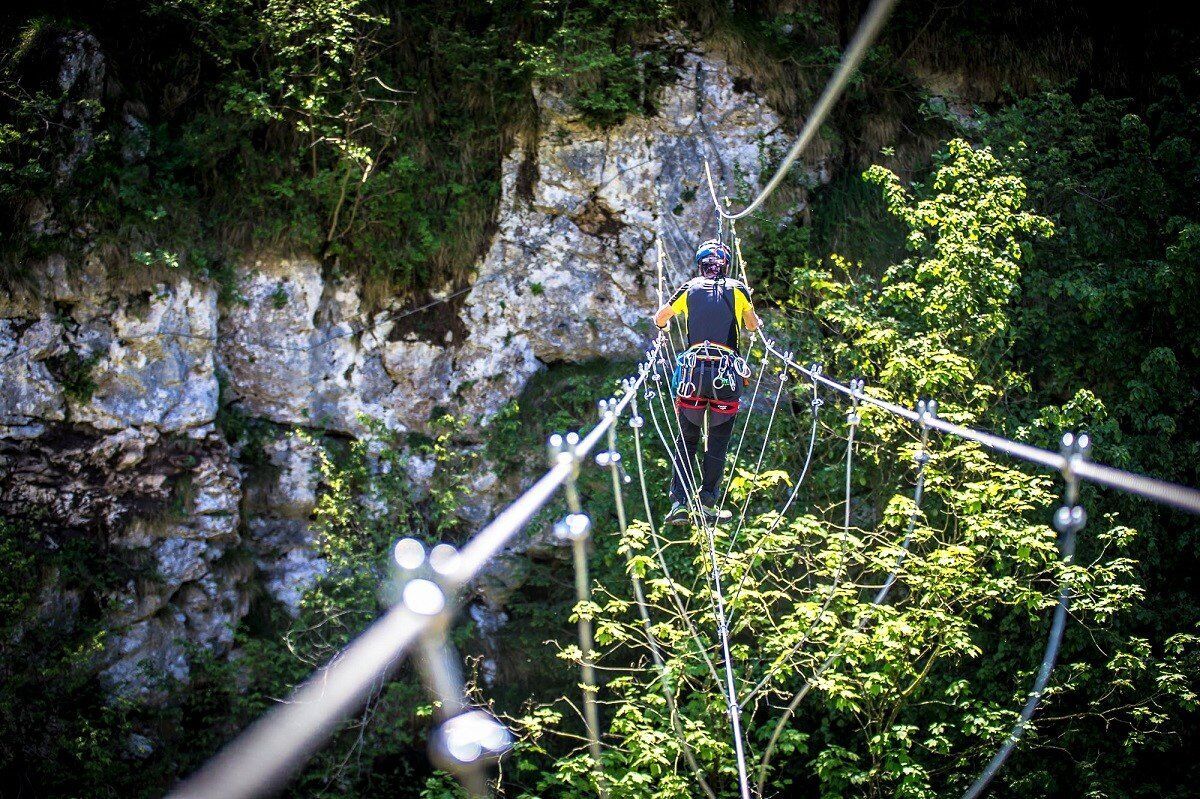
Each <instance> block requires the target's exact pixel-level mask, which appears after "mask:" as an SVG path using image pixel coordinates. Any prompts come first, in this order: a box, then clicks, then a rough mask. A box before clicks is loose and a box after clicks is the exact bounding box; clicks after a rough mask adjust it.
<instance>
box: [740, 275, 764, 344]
mask: <svg viewBox="0 0 1200 799" xmlns="http://www.w3.org/2000/svg"><path fill="white" fill-rule="evenodd" d="M733 292H734V296H735V297H736V305H737V307H736V309H735V310H736V311H737V315H738V319H739V320H740V321H741V323H742V327H744V328H745V329H746V330H749V331H750V332H751V333H753V332H754V331H755V330H758V329H759V328H760V327H762V320H761V319H759V318H758V314H756V313H755V312H754V306H753V305H752V304H751V303H750V292H749V290H748V289H746V288H744V287H742V286H738V287H737V288H735V289H734V290H733Z"/></svg>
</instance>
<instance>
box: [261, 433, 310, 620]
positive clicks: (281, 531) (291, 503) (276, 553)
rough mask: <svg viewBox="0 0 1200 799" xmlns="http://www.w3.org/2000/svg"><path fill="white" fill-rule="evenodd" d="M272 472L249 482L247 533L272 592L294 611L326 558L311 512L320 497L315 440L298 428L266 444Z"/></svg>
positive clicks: (265, 584)
mask: <svg viewBox="0 0 1200 799" xmlns="http://www.w3.org/2000/svg"><path fill="white" fill-rule="evenodd" d="M265 450H266V453H267V458H268V460H269V461H270V465H271V467H272V469H271V474H270V476H269V477H268V478H265V479H259V480H256V481H254V482H252V483H249V484H247V488H246V499H245V503H244V508H245V510H246V514H247V518H246V527H247V538H248V539H249V541H250V542H251V544H252V546H253V548H254V551H255V553H256V554H255V565H256V566H257V568H258V570H259V573H260V575H261V577H262V580H263V583H264V587H265V588H266V590H267V593H268V594H270V595H271V597H273V598H274V599H275V600H276V601H277V602H279V603H280V604H281V605H283V607H284V608H286V609H287V610H288V611H289V612H291V613H292V614H293V615H295V614H296V613H298V612H299V610H300V600H301V598H302V597H303V596H304V592H305V591H307V590H308V589H309V588H310V587H311V586H312V585H313V583H315V582H316V581H317V580H318V579H320V577H321V576H322V575H324V574H325V571H326V568H327V564H326V562H325V560H324V559H323V558H321V557H320V556H319V555H318V554H317V552H316V547H315V546H314V542H313V535H312V531H311V530H310V528H309V516H310V515H311V513H312V510H313V507H314V506H315V505H316V501H317V471H316V459H317V451H316V446H315V445H314V444H313V443H312V442H311V441H309V440H307V439H306V438H304V437H302V436H300V435H297V434H295V433H290V434H286V435H283V436H280V437H279V438H278V439H276V440H275V441H273V442H271V443H270V444H268V445H266V447H265Z"/></svg>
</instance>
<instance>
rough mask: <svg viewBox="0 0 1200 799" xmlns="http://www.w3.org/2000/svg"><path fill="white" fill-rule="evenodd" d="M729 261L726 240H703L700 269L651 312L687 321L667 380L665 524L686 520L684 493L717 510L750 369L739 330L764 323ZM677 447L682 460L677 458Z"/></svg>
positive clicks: (659, 320)
mask: <svg viewBox="0 0 1200 799" xmlns="http://www.w3.org/2000/svg"><path fill="white" fill-rule="evenodd" d="M731 262H732V255H731V253H730V251H729V248H728V247H727V246H725V245H724V244H723V243H721V241H720V240H719V239H710V240H708V241H706V242H704V243H703V244H701V245H700V246H699V247H698V248H697V249H696V259H695V263H696V268H697V270H698V271H699V274H698V275H697V276H696V277H694V278H692V279H691V280H689V281H687V282H686V283H684V284H683V285H682V286H680V287H679V289H678V290H676V292H675V293H674V294H673V295H672V296H671V300H670V301H669V302H668V303H667V304H666V305H664V306H663V307H661V308H659V309H658V313H656V314H655V315H654V324H655V325H656V326H657V327H658V328H659V329H660V330H664V329H666V326H667V324H668V323H669V322H670V320H671V318H672V317H674V316H676V315H678V314H682V315H683V318H684V320H685V326H686V328H687V349H685V350H684V351H683V352H682V353H681V354H680V355H679V356H678V359H677V361H676V365H675V374H674V375H673V377H672V381H671V382H672V386H673V388H674V391H675V406H676V414H677V417H678V419H679V427H680V430H681V440H679V441H676V442H675V444H674V449H675V452H674V453H672V460H673V461H674V464H675V468H674V475H673V476H672V479H671V500H672V504H671V509H670V511H668V513H667V517H666V519H665V521H666V522H667V523H668V524H687V523H688V519H689V516H690V514H689V500H691V501H694V502H696V503H697V504H696V506H693V507H697V508H698V509H699V511H700V512H702V513H704V514H705V516H707V517H708V518H709V519H710V520H714V521H715V520H716V519H717V518H718V516H719V515H720V507H719V503H718V500H717V489H718V488H719V487H720V485H721V478H722V476H723V475H724V472H725V456H726V454H727V453H728V451H729V437H730V434H731V433H732V432H733V419H734V417H735V416H736V415H737V412H738V400H739V398H740V397H741V392H742V388H743V387H744V386H745V384H746V379H747V377H748V376H749V369H748V368H747V367H746V361H745V360H744V359H743V358H742V357H741V354H740V350H739V348H738V332H739V331H740V330H742V329H745V330H749V331H755V330H758V328H759V325H761V321H760V320H759V318H758V315H757V314H756V313H755V312H754V306H753V305H752V304H751V303H750V290H749V288H748V287H747V286H746V285H745V284H744V283H742V282H741V281H739V280H735V279H733V278H731V277H729V276H728V273H729V267H730V263H731ZM702 442H703V458H702V464H701V468H700V473H701V485H700V486H698V488H699V491H696V488H697V486H694V485H692V483H693V482H694V478H693V476H692V475H693V472H692V469H691V468H690V467H691V464H693V463H695V461H696V452H697V449H698V448H699V447H700V445H701V443H702ZM680 454H682V455H683V457H684V459H686V460H682V462H681V458H680V457H679V456H680Z"/></svg>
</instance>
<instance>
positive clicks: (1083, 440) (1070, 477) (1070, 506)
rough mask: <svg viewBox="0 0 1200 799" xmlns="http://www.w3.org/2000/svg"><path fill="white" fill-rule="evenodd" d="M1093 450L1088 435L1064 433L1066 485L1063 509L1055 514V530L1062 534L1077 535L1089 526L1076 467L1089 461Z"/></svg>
mask: <svg viewBox="0 0 1200 799" xmlns="http://www.w3.org/2000/svg"><path fill="white" fill-rule="evenodd" d="M1091 448H1092V440H1091V437H1090V436H1089V435H1088V434H1087V433H1078V434H1076V433H1063V437H1062V446H1061V449H1060V450H1059V451H1060V452H1061V453H1062V456H1063V467H1062V476H1063V481H1064V482H1065V484H1066V485H1065V488H1064V491H1063V504H1062V507H1060V508H1059V509H1058V510H1057V511H1055V513H1054V529H1056V530H1058V531H1059V532H1060V533H1077V532H1079V531H1080V530H1082V529H1083V526H1084V525H1085V524H1087V511H1085V510H1084V509H1083V506H1082V505H1080V504H1079V476H1078V475H1077V474H1076V473H1075V467H1076V466H1077V465H1078V464H1079V463H1080V462H1081V461H1084V460H1086V459H1087V457H1088V453H1089V452H1090V451H1091Z"/></svg>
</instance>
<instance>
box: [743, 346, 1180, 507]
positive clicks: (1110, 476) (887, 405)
mask: <svg viewBox="0 0 1200 799" xmlns="http://www.w3.org/2000/svg"><path fill="white" fill-rule="evenodd" d="M759 338H760V340H761V341H762V342H763V346H765V347H766V349H767V351H768V352H770V353H771V354H772V355H774V356H775V357H777V358H779V359H780V360H782V361H783V362H784V363H786V364H787V365H788V366H790V367H792V368H793V369H795V370H797V371H799V372H801V373H802V374H805V375H807V376H808V377H809V378H810V379H812V380H817V381H820V382H821V384H822V385H824V386H826V387H828V388H831V389H833V390H834V391H838V392H840V393H842V394H845V395H847V396H850V397H858V399H859V400H861V401H862V402H865V403H867V404H868V405H874V406H875V407H877V408H881V409H883V410H885V411H887V412H888V413H890V414H892V415H893V416H899V417H901V418H903V419H907V420H909V421H910V422H917V421H920V418H919V414H918V413H917V412H916V411H914V410H912V409H910V408H905V407H902V406H900V405H897V404H895V403H893V402H888V401H887V400H884V399H880V398H878V397H874V396H872V395H870V394H867V393H865V392H864V391H863V390H862V389H858V390H855V389H853V388H852V387H850V386H846V385H844V384H842V383H839V382H837V381H836V380H833V379H832V378H829V377H827V376H825V375H824V374H821V373H820V372H815V371H813V370H810V369H808V368H806V367H804V366H802V365H801V364H799V363H796V361H795V360H793V359H791V358H789V357H788V356H787V355H786V354H784V353H782V352H780V351H779V349H778V347H777V346H776V343H775V342H774V341H772V340H771V339H769V338H767V336H766V335H765V334H764V333H763V332H762V331H761V330H760V331H759ZM926 423H927V424H928V425H929V426H930V427H931V428H933V429H934V430H938V431H940V432H942V433H948V434H950V435H952V436H956V437H958V438H962V439H966V440H968V441H974V442H975V443H977V444H981V445H983V446H984V447H987V448H988V449H990V450H993V451H994V452H999V453H1002V454H1004V455H1009V456H1011V457H1013V458H1016V459H1018V460H1023V461H1027V462H1029V463H1032V464H1035V465H1038V466H1042V467H1045V468H1047V469H1052V470H1054V471H1056V472H1062V471H1063V470H1064V469H1066V468H1067V467H1068V459H1067V457H1066V456H1064V455H1062V454H1060V453H1057V452H1051V451H1050V450H1045V449H1040V448H1038V447H1034V446H1031V445H1029V444H1023V443H1021V442H1019V441H1013V440H1012V439H1008V438H1004V437H1002V436H998V435H994V434H992V433H985V432H984V431H982V430H976V429H974V428H971V427H965V426H963V425H959V424H955V423H953V422H950V421H947V420H946V419H943V418H942V417H940V416H934V417H932V418H930V419H928V420H927V422H926ZM1074 469H1075V474H1076V475H1077V476H1078V477H1079V479H1081V480H1086V481H1088V482H1090V483H1095V484H1097V485H1101V486H1105V487H1107V488H1115V489H1117V490H1118V491H1123V492H1125V493H1127V494H1135V495H1137V496H1140V497H1143V498H1144V499H1149V500H1152V501H1154V502H1158V503H1160V504H1162V505H1169V506H1171V507H1173V508H1178V509H1179V510H1184V511H1188V512H1189V513H1197V514H1200V491H1198V490H1196V489H1194V488H1189V487H1187V486H1182V485H1178V484H1176V483H1169V482H1167V481H1166V480H1159V479H1157V478H1154V477H1147V476H1146V475H1141V474H1134V473H1132V472H1127V471H1124V470H1123V469H1116V468H1114V467H1112V466H1105V465H1103V464H1100V463H1095V462H1093V461H1083V462H1081V463H1078V464H1075V466H1074Z"/></svg>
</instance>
